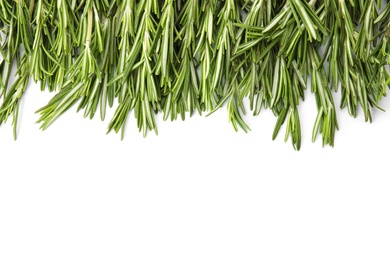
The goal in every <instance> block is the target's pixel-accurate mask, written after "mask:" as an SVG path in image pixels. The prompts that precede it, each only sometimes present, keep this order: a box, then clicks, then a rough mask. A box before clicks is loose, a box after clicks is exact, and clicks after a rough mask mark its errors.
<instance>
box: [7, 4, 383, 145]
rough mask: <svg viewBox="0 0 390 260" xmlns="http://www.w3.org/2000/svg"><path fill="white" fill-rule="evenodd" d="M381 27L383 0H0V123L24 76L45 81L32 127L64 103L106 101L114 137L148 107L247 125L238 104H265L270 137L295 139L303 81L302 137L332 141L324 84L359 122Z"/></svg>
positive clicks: (377, 76) (151, 119) (142, 118)
mask: <svg viewBox="0 0 390 260" xmlns="http://www.w3.org/2000/svg"><path fill="white" fill-rule="evenodd" d="M389 38H390V3H389V2H388V1H385V0H382V1H381V0H376V1H362V0H354V1H352V0H310V1H309V0H281V1H270V0H241V1H233V0H224V1H218V0H204V1H198V0H187V1H182V0H166V1H159V0H137V1H135V0H125V1H115V0H114V1H106V0H83V1H74V0H58V1H48V0H37V1H27V0H18V1H13V0H2V1H0V44H1V45H0V124H2V123H5V122H6V121H7V120H8V119H9V117H10V116H12V117H13V119H12V124H13V126H14V136H15V138H16V133H17V121H18V113H19V105H20V102H21V99H22V97H23V93H24V92H25V90H26V88H27V87H28V85H29V84H28V83H29V79H30V78H32V79H33V81H34V82H40V84H41V90H42V91H53V92H56V94H55V96H54V97H53V98H52V100H51V101H50V102H49V103H48V104H47V105H46V106H44V107H42V108H41V109H39V110H38V113H39V114H40V118H39V120H38V122H39V123H40V125H41V128H42V129H47V128H48V127H49V126H50V125H51V124H52V123H54V122H55V121H56V120H57V119H58V118H59V117H60V116H61V115H62V114H63V113H64V112H65V111H67V110H69V109H71V108H72V107H73V106H74V105H76V104H77V106H78V108H77V111H83V113H84V116H85V117H88V118H91V119H92V118H94V116H95V115H96V114H97V113H98V114H99V115H100V118H101V119H102V120H105V119H106V111H107V109H108V108H111V107H114V104H115V106H116V107H115V113H114V116H113V118H112V119H111V120H110V123H109V125H108V132H110V131H115V132H119V131H121V133H122V134H121V136H122V138H123V136H124V133H125V126H126V122H127V120H128V119H129V116H132V117H134V118H135V119H136V120H137V125H138V128H139V131H140V132H142V133H143V135H145V136H146V135H147V133H148V132H149V131H154V132H155V133H157V125H156V119H155V117H156V115H158V114H162V115H163V118H164V120H168V119H170V120H177V119H178V118H181V119H182V120H184V119H185V117H186V116H187V115H190V116H191V115H193V114H194V113H199V114H203V113H205V114H206V115H211V114H212V113H213V112H215V111H217V110H219V109H220V108H222V107H224V106H226V107H227V110H228V120H229V121H230V122H231V123H232V125H233V127H234V129H235V130H239V129H243V130H244V131H249V130H250V128H249V126H248V125H247V124H246V123H245V119H244V118H245V115H246V113H247V110H248V109H249V110H250V111H252V112H253V115H255V116H257V115H259V114H260V113H261V111H262V110H264V109H270V110H271V111H272V112H273V113H274V115H275V116H276V117H277V118H276V125H275V128H274V132H273V135H272V137H273V139H275V138H277V136H278V134H279V132H280V130H281V129H282V126H283V125H285V140H286V141H287V140H288V139H291V141H292V144H293V147H294V148H295V149H297V150H299V149H300V147H301V126H300V115H299V114H300V113H302V111H301V110H300V108H299V104H300V103H301V102H302V101H303V100H304V98H305V93H306V92H307V85H308V82H310V85H311V93H312V94H313V95H314V96H315V99H316V104H317V111H318V112H317V118H316V120H315V122H314V127H313V135H312V139H313V141H315V140H316V137H317V136H318V135H319V134H320V135H322V141H323V145H331V146H333V145H334V139H335V134H336V130H337V129H338V122H337V115H336V107H335V102H334V99H333V97H334V95H336V94H339V95H341V102H340V107H341V108H346V109H348V112H349V113H350V114H351V116H353V117H357V116H358V114H359V111H362V113H363V115H364V118H365V120H366V121H369V122H371V121H372V119H373V118H372V109H373V108H378V109H381V108H380V107H379V101H380V100H381V99H382V97H384V96H386V91H387V88H388V87H389V86H390V75H389V64H390V43H389ZM15 64H16V70H13V68H14V65H15ZM13 75H15V79H14V77H13ZM338 92H340V93H338ZM246 99H248V101H249V107H246V105H245V104H246Z"/></svg>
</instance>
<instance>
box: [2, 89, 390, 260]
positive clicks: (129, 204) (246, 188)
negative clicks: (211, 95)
mask: <svg viewBox="0 0 390 260" xmlns="http://www.w3.org/2000/svg"><path fill="white" fill-rule="evenodd" d="M307 96H308V100H307V101H305V102H304V103H303V104H302V105H301V121H302V128H303V143H302V150H301V151H300V152H295V151H294V150H293V149H292V146H291V144H290V143H287V144H285V143H284V142H283V134H284V133H282V135H281V136H279V138H278V139H277V140H276V141H274V142H273V141H271V134H272V130H273V127H274V123H275V120H276V119H275V118H274V116H273V115H272V114H271V113H270V112H268V111H266V112H264V113H262V114H261V115H260V116H259V117H256V118H252V117H251V116H248V118H247V121H248V122H249V124H250V126H251V128H252V132H250V133H249V134H245V133H243V132H239V133H235V132H234V131H233V128H232V127H231V126H230V125H229V123H228V122H227V116H226V112H225V110H222V111H219V112H218V113H215V114H214V115H212V116H211V117H208V118H201V117H195V118H192V119H190V120H186V121H185V122H174V123H171V122H162V121H161V119H159V122H158V124H159V136H158V137H156V136H154V135H153V134H150V135H149V136H148V138H146V139H144V138H143V137H142V135H141V134H138V133H137V130H136V127H135V121H134V119H131V120H130V124H129V127H128V129H127V130H128V131H127V135H126V139H125V141H123V142H121V141H120V140H119V136H118V135H115V134H110V135H105V131H106V125H107V123H108V122H104V123H102V122H100V121H99V120H98V118H96V119H94V120H92V121H89V120H86V119H83V118H82V114H76V113H75V112H74V111H75V109H72V110H70V111H69V112H67V113H66V115H64V116H63V117H61V118H60V119H59V120H58V121H57V122H56V123H55V124H54V125H53V126H52V127H51V128H49V130H48V131H46V132H41V131H40V130H38V125H35V124H34V122H35V121H36V120H37V119H38V115H35V114H33V112H32V111H35V110H36V109H38V108H40V107H41V106H43V105H44V104H45V103H46V102H47V101H48V100H49V99H50V97H51V95H50V94H47V93H40V92H39V90H38V87H35V86H30V87H29V89H28V91H27V93H26V95H25V98H24V103H23V106H22V109H21V114H22V116H21V118H20V119H21V124H20V131H19V137H18V141H17V142H14V141H13V140H12V131H11V127H10V126H9V125H5V126H1V129H0V158H1V168H0V259H1V260H13V259H15V260H22V259H23V260H24V259H29V260H30V259H39V260H52V259H56V260H59V259H64V260H65V259H66V260H68V259H72V260H79V259H80V260H87V259H93V260H97V259H115V260H121V259H131V260H141V259H145V260H155V259H169V260H176V259H177V260H184V259H185V260H187V259H194V260H195V259H196V260H198V259H202V260H207V259H210V260H216V259H223V260H226V259H245V260H250V259H265V260H271V259H277V260H279V259H280V260H285V259H299V260H306V259H307V260H313V259H315V260H320V259H324V260H325V259H326V260H328V259H332V260H337V259H340V260H348V259H351V260H352V259H353V260H360V259H362V260H363V259H375V260H381V259H383V260H384V259H386V260H388V259H390V247H389V245H390V236H389V234H390V221H389V220H390V207H389V203H390V176H389V174H390V171H389V148H390V138H389V133H390V112H388V113H382V112H379V111H375V112H374V123H373V124H367V123H364V119H363V117H362V116H360V117H358V118H357V119H352V118H350V117H349V116H348V115H347V111H342V112H339V113H338V118H339V123H340V128H341V129H340V131H339V132H337V135H336V146H335V148H329V147H325V148H322V144H321V140H317V142H316V143H315V144H312V143H311V130H312V125H313V123H314V120H315V116H316V109H315V104H314V99H313V98H312V97H311V95H310V94H309V92H307ZM337 104H338V102H337ZM382 106H383V107H385V108H387V109H388V110H389V109H390V100H388V99H384V100H383V101H382ZM283 130H284V129H283Z"/></svg>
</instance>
